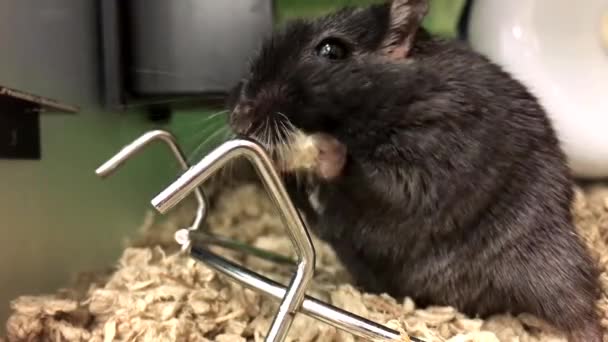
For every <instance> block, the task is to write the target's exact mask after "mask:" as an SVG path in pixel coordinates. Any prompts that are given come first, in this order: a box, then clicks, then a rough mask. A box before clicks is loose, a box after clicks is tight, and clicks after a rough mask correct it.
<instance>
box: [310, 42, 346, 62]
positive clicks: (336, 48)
mask: <svg viewBox="0 0 608 342" xmlns="http://www.w3.org/2000/svg"><path fill="white" fill-rule="evenodd" d="M316 53H317V55H318V56H320V57H323V58H327V59H331V60H338V59H344V58H346V57H347V56H348V49H347V48H346V45H345V44H343V43H342V42H341V41H339V40H337V39H333V38H330V39H325V40H323V41H322V42H321V43H320V44H319V45H317V48H316Z"/></svg>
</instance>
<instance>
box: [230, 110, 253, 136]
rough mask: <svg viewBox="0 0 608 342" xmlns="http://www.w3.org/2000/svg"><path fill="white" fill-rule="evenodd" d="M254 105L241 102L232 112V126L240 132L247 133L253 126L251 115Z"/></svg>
mask: <svg viewBox="0 0 608 342" xmlns="http://www.w3.org/2000/svg"><path fill="white" fill-rule="evenodd" d="M252 111H253V110H252V107H251V105H249V104H242V103H239V104H237V105H236V107H234V110H233V111H232V113H231V114H230V126H232V129H233V130H234V131H235V132H236V133H238V134H247V133H248V131H249V130H250V129H251V127H252V126H253V118H252V117H251V113H252Z"/></svg>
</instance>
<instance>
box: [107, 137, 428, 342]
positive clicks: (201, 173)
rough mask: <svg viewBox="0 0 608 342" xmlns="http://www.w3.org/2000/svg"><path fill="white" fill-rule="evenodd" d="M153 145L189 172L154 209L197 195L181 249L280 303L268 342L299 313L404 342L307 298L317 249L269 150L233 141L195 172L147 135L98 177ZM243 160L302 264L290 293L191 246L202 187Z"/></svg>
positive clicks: (176, 151)
mask: <svg viewBox="0 0 608 342" xmlns="http://www.w3.org/2000/svg"><path fill="white" fill-rule="evenodd" d="M153 141H160V142H163V143H165V144H166V145H168V146H169V148H170V150H171V152H172V153H173V155H174V156H175V158H176V159H177V161H178V162H179V164H180V166H181V168H182V169H183V170H184V171H185V173H184V174H183V175H182V176H180V177H179V178H178V179H177V180H176V181H175V182H174V183H172V184H171V185H170V186H169V187H167V188H166V189H165V190H164V191H162V192H161V193H160V194H159V195H157V196H156V197H155V198H154V199H153V200H152V204H153V206H154V207H155V208H156V209H157V210H158V211H159V212H160V213H166V212H167V211H169V210H170V209H171V208H173V207H174V206H176V205H177V204H178V203H179V202H180V201H181V200H183V199H184V198H186V197H187V196H188V195H189V194H190V193H192V192H194V193H195V196H196V199H197V201H198V210H197V214H196V218H195V220H194V222H193V224H192V226H191V227H189V228H186V229H182V230H180V231H178V232H177V233H176V241H177V242H178V243H179V244H180V245H181V246H182V249H183V250H186V251H188V252H189V253H190V256H191V257H193V258H195V259H197V260H199V261H201V262H203V263H205V264H207V265H208V266H209V267H211V268H213V269H215V270H216V271H218V272H220V273H222V274H224V275H226V276H228V277H230V278H232V279H233V280H236V281H238V282H240V283H241V284H242V285H244V286H246V287H248V288H250V289H253V290H256V291H258V292H261V293H264V294H266V295H267V296H269V297H271V298H274V299H275V300H279V301H281V305H280V306H279V310H278V312H277V314H276V316H275V317H274V320H273V323H272V325H271V327H270V329H269V332H268V334H267V336H266V341H269V342H282V341H284V340H285V338H286V337H287V334H288V332H289V328H290V326H291V323H292V322H293V319H294V317H295V315H296V313H297V312H302V313H303V314H305V315H308V316H310V317H313V318H316V319H318V320H320V321H322V322H325V323H327V324H330V325H332V326H334V327H336V328H339V329H342V330H344V331H347V332H350V333H352V334H354V335H356V336H359V337H362V338H366V339H370V340H384V341H395V340H401V338H402V337H401V335H400V334H399V332H397V331H395V330H393V329H389V328H388V327H385V326H383V325H380V324H377V323H375V322H372V321H369V320H367V319H365V318H363V317H359V316H357V315H354V314H352V313H350V312H347V311H344V310H342V309H339V308H336V307H334V306H332V305H329V304H326V303H323V302H321V301H319V300H317V299H315V298H312V297H309V296H306V294H305V292H306V289H307V288H308V285H309V284H310V282H311V280H312V275H313V273H314V264H315V250H314V247H313V245H312V241H311V239H310V235H309V234H308V230H307V228H306V226H305V224H304V222H303V220H302V219H301V217H300V215H299V213H298V211H297V210H296V209H295V207H294V205H293V204H292V202H291V200H290V198H289V196H288V194H287V192H286V190H285V188H284V186H283V183H282V182H281V180H280V178H279V176H278V174H277V172H276V170H275V169H274V167H273V164H272V161H271V160H270V158H269V157H268V155H267V154H266V152H265V150H264V149H263V148H262V147H261V146H260V145H258V144H257V143H255V142H253V141H250V140H246V139H237V140H231V141H228V142H226V143H224V144H222V145H221V146H219V147H218V148H216V149H215V150H214V151H212V152H211V153H209V154H208V155H207V156H206V157H205V158H203V159H202V160H201V161H200V162H198V163H197V164H196V165H194V166H193V167H191V168H190V166H189V165H188V163H187V162H186V159H185V157H184V154H183V152H182V151H181V149H180V148H179V147H178V145H177V142H176V139H175V138H174V137H173V135H171V133H169V132H166V131H162V130H156V131H151V132H148V133H146V134H144V135H142V136H141V137H140V138H138V139H136V140H135V141H134V142H132V143H131V144H129V145H127V146H125V147H124V148H123V149H122V150H121V151H120V152H119V153H118V154H116V155H115V156H114V157H112V158H111V159H110V160H108V161H107V162H106V163H104V164H103V165H102V166H101V167H99V168H98V169H97V170H96V173H97V175H99V176H101V177H106V176H108V175H110V174H111V173H113V172H114V171H115V170H116V169H117V168H118V167H119V166H121V165H123V164H124V163H125V162H126V161H127V160H128V159H129V158H131V157H132V156H134V155H135V154H136V153H137V152H139V151H140V150H141V149H143V148H144V147H145V146H147V145H148V144H149V143H151V142H153ZM240 157H245V158H247V159H248V160H249V161H250V162H251V163H252V164H253V165H254V167H255V168H256V170H257V172H258V174H259V176H260V177H261V179H262V181H263V183H264V185H265V187H266V190H267V191H268V193H269V194H270V197H271V199H272V200H273V202H274V203H275V205H276V206H277V207H278V209H279V212H280V214H281V218H282V219H283V221H284V223H285V224H286V226H287V230H288V234H289V237H290V238H291V240H292V242H293V244H294V246H295V248H296V254H297V256H298V265H297V268H296V273H295V275H294V276H293V278H292V280H291V282H290V284H289V286H288V287H287V288H285V287H284V286H282V285H280V284H278V283H276V282H274V281H272V280H270V279H268V278H266V277H264V276H262V275H259V274H257V273H255V272H253V271H251V270H249V269H246V268H243V267H242V266H240V265H237V264H235V263H233V262H231V261H229V260H227V259H225V258H223V257H221V256H219V255H216V254H214V253H212V252H210V251H209V250H207V249H205V248H202V247H199V246H193V245H192V243H191V240H190V233H191V232H193V231H195V230H197V229H198V228H199V226H200V224H201V223H202V221H203V219H204V217H205V214H206V208H208V205H207V199H206V197H205V194H204V192H203V191H202V190H201V189H200V188H199V187H200V185H201V184H202V183H203V182H204V181H205V180H207V179H209V178H210V177H211V176H212V175H213V174H214V173H215V172H217V171H218V170H220V169H221V168H222V167H223V166H224V165H226V164H227V163H228V162H230V161H232V160H234V159H236V158H240ZM410 339H411V341H415V342H416V341H417V342H422V341H421V340H419V339H417V338H414V337H410Z"/></svg>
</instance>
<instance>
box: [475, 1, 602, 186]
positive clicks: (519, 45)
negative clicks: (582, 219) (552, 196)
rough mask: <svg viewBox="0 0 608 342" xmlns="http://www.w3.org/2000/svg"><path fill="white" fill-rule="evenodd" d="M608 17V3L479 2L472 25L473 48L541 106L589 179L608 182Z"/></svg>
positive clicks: (580, 173) (575, 168)
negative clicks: (512, 79) (512, 76)
mask: <svg viewBox="0 0 608 342" xmlns="http://www.w3.org/2000/svg"><path fill="white" fill-rule="evenodd" d="M607 15H608V0H584V1H581V2H579V3H577V2H575V1H572V0H509V1H505V0H479V1H475V2H474V3H473V6H472V10H471V19H470V22H469V39H470V41H471V44H472V45H473V48H474V49H476V50H477V51H479V52H481V53H483V54H484V55H486V56H488V57H489V58H491V59H492V60H494V61H495V62H497V63H498V64H500V65H502V66H503V67H504V68H505V69H506V70H507V71H509V72H511V73H512V74H513V75H514V76H515V77H517V78H518V79H519V80H520V81H522V82H523V83H524V84H526V85H527V86H528V87H529V88H530V89H531V91H532V92H533V93H534V94H536V95H537V96H538V97H539V98H540V100H541V102H542V104H543V105H544V106H545V108H546V109H547V111H548V112H549V115H550V117H551V119H552V121H553V123H554V127H555V128H556V130H557V131H558V135H559V137H560V140H561V141H562V144H563V145H562V146H563V148H564V151H565V152H566V154H567V155H568V158H569V160H570V165H571V167H572V169H573V171H574V173H575V174H576V176H578V177H582V178H604V177H608V46H606V42H607V41H608V37H605V36H604V37H602V23H604V24H603V25H606V21H605V20H607V19H606V16H607ZM605 30H606V27H605V26H604V34H606V33H605Z"/></svg>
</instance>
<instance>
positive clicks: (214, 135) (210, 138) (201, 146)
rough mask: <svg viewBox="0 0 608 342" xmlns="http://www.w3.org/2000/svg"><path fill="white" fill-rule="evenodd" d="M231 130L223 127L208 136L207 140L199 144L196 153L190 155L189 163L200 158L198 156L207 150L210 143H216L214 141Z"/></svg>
mask: <svg viewBox="0 0 608 342" xmlns="http://www.w3.org/2000/svg"><path fill="white" fill-rule="evenodd" d="M229 129H230V128H229V127H227V126H225V125H222V126H220V127H218V128H217V129H216V130H215V132H213V133H211V134H210V135H208V136H207V138H206V139H205V140H203V141H202V142H201V143H199V144H198V146H197V147H196V148H195V149H194V151H192V153H190V156H189V158H188V159H189V161H190V162H192V160H193V159H194V158H198V156H197V155H198V154H199V153H200V152H201V151H202V150H203V149H205V148H206V147H208V143H210V142H214V139H216V138H217V137H218V136H219V135H220V134H222V133H223V134H224V135H225V134H226V131H228V130H229Z"/></svg>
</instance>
